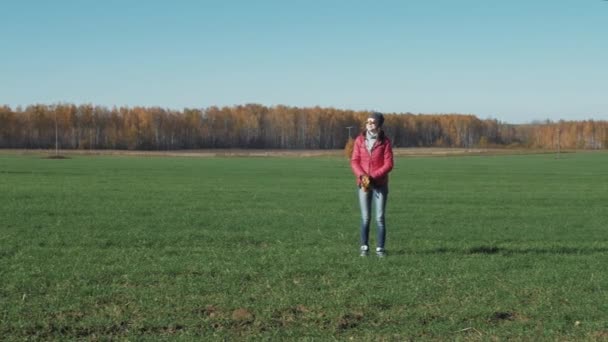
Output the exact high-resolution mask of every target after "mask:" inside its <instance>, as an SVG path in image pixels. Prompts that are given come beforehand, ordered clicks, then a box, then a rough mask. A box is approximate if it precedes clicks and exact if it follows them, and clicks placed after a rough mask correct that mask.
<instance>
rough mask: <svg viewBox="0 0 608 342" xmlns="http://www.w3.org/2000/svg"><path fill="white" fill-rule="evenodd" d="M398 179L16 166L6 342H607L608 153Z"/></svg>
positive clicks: (323, 172)
mask: <svg viewBox="0 0 608 342" xmlns="http://www.w3.org/2000/svg"><path fill="white" fill-rule="evenodd" d="M395 165H396V166H395V169H394V171H393V173H392V174H391V188H390V194H389V202H388V208H387V229H388V235H387V250H388V252H389V256H388V257H387V258H385V259H378V258H376V257H369V258H361V257H359V256H358V234H359V232H358V226H359V209H358V204H357V199H356V193H355V187H354V178H353V176H352V174H351V171H350V167H349V165H348V161H347V160H345V159H344V158H337V157H315V158H292V157H281V158H278V157H277V158H275V157H267V158H180V157H173V158H162V157H124V156H73V157H72V158H70V159H64V160H52V159H44V158H41V157H40V156H36V155H18V154H14V153H13V154H8V153H5V154H0V340H8V341H10V340H37V339H39V340H50V339H67V340H73V339H82V340H108V339H129V340H139V339H144V340H149V339H175V338H177V339H182V340H199V339H207V340H209V339H212V340H215V339H224V338H225V339H228V340H240V339H267V340H284V339H314V340H334V339H335V340H351V339H354V340H387V341H392V340H395V341H403V340H410V339H411V340H492V339H493V338H498V339H499V340H505V339H516V340H549V341H554V340H608V272H606V269H607V267H606V265H608V234H607V227H608V211H607V207H608V153H603V152H597V153H568V154H562V155H561V157H560V158H556V156H555V155H549V154H545V155H517V156H504V155H503V156H461V157H437V158H428V157H427V158H424V157H407V158H397V159H396V160H395ZM374 233H375V227H374V226H372V245H373V236H374Z"/></svg>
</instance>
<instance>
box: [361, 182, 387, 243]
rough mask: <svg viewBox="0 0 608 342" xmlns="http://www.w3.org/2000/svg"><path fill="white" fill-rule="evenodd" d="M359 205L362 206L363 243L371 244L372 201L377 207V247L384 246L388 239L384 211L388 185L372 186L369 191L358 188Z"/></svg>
mask: <svg viewBox="0 0 608 342" xmlns="http://www.w3.org/2000/svg"><path fill="white" fill-rule="evenodd" d="M357 192H358V195H359V206H360V207H361V245H362V246H369V225H370V221H371V212H372V202H374V204H373V206H374V207H375V209H376V226H377V234H378V235H377V240H376V244H377V247H380V248H384V241H385V240H386V225H385V224H384V212H385V209H386V199H387V198H388V185H386V184H385V185H382V186H379V187H376V186H374V187H372V188H371V189H369V190H368V191H367V192H365V191H363V190H362V189H361V188H359V189H358V191H357Z"/></svg>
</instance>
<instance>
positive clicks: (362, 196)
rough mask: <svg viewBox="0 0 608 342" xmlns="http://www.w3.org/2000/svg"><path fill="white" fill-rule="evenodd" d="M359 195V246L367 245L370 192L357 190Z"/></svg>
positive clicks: (370, 202) (370, 205)
mask: <svg viewBox="0 0 608 342" xmlns="http://www.w3.org/2000/svg"><path fill="white" fill-rule="evenodd" d="M357 193H358V195H359V207H360V208H361V246H368V245H369V222H370V214H371V209H372V208H371V207H372V190H371V189H370V190H368V191H367V192H366V191H363V189H361V188H359V189H358V190H357Z"/></svg>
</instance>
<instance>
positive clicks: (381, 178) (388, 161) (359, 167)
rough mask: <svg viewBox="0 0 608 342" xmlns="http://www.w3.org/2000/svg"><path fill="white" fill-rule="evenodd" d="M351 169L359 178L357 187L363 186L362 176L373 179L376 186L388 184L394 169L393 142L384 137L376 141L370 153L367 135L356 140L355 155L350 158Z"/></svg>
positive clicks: (362, 135)
mask: <svg viewBox="0 0 608 342" xmlns="http://www.w3.org/2000/svg"><path fill="white" fill-rule="evenodd" d="M350 167H351V168H352V169H353V173H354V174H355V176H356V177H357V185H361V179H360V178H359V177H361V176H362V175H369V176H370V177H372V180H373V184H374V185H384V184H387V183H388V173H389V172H390V171H391V170H392V169H393V148H392V147H391V141H390V140H389V139H388V138H387V137H384V139H382V141H381V140H380V139H378V140H376V143H375V144H374V146H373V147H372V152H371V153H369V152H368V151H367V148H366V147H365V133H363V134H360V135H359V136H358V137H357V139H355V145H354V147H353V154H352V156H351V158H350Z"/></svg>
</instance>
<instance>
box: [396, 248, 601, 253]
mask: <svg viewBox="0 0 608 342" xmlns="http://www.w3.org/2000/svg"><path fill="white" fill-rule="evenodd" d="M418 253H423V254H464V255H478V254H481V255H493V254H498V255H514V254H539V255H540V254H568V255H590V254H601V253H608V247H566V246H561V247H547V248H543V247H530V248H526V247H522V248H517V247H498V246H474V247H469V248H455V247H439V248H433V249H428V250H422V251H413V250H405V249H403V250H393V251H392V253H391V254H393V255H406V254H418Z"/></svg>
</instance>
